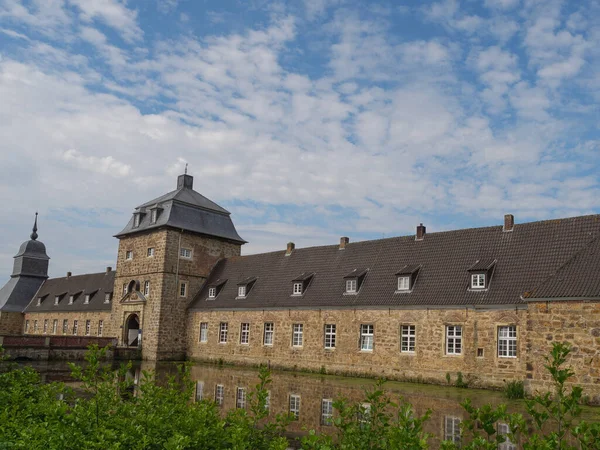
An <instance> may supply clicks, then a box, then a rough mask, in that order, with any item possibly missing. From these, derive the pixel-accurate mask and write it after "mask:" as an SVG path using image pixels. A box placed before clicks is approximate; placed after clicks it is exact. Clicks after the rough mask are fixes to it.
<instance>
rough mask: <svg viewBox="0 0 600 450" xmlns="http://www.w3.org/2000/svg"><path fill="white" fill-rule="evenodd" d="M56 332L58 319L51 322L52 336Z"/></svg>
mask: <svg viewBox="0 0 600 450" xmlns="http://www.w3.org/2000/svg"><path fill="white" fill-rule="evenodd" d="M57 331H58V319H54V320H53V321H52V334H56V332H57Z"/></svg>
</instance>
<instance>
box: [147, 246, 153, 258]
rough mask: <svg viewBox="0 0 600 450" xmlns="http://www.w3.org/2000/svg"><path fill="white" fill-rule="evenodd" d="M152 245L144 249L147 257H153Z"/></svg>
mask: <svg viewBox="0 0 600 450" xmlns="http://www.w3.org/2000/svg"><path fill="white" fill-rule="evenodd" d="M154 253H155V252H154V247H148V249H147V250H146V256H147V257H148V258H153V257H154Z"/></svg>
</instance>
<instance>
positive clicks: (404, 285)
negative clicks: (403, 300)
mask: <svg viewBox="0 0 600 450" xmlns="http://www.w3.org/2000/svg"><path fill="white" fill-rule="evenodd" d="M409 289H410V277H408V276H405V275H403V276H400V277H398V290H399V291H408V290H409Z"/></svg>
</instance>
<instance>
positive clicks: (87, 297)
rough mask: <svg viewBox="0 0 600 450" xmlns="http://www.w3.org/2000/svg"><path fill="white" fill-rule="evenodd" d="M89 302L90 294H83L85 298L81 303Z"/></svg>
mask: <svg viewBox="0 0 600 450" xmlns="http://www.w3.org/2000/svg"><path fill="white" fill-rule="evenodd" d="M89 303H90V294H85V299H84V300H83V304H84V305H87V304H89Z"/></svg>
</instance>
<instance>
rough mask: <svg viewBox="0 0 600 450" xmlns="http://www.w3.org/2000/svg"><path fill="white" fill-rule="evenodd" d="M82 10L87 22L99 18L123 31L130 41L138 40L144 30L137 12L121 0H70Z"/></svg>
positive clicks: (83, 17)
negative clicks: (139, 22)
mask: <svg viewBox="0 0 600 450" xmlns="http://www.w3.org/2000/svg"><path fill="white" fill-rule="evenodd" d="M68 1H69V3H71V4H72V5H74V6H76V7H77V8H78V9H79V11H80V17H81V19H82V20H83V21H85V22H92V21H94V20H98V21H100V22H102V23H104V24H105V25H108V26H109V27H112V28H114V29H115V30H116V31H117V32H119V33H121V35H122V36H123V38H125V39H126V40H128V41H134V40H138V39H140V38H141V37H142V36H143V32H142V30H141V29H140V27H139V26H138V23H137V12H136V11H134V10H131V9H128V8H127V7H126V6H125V4H123V3H121V2H120V1H119V0H68Z"/></svg>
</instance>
